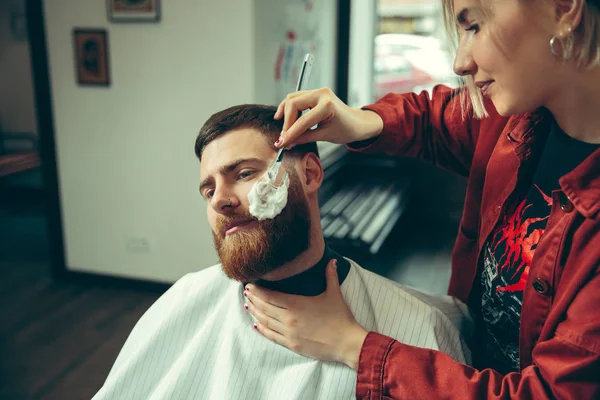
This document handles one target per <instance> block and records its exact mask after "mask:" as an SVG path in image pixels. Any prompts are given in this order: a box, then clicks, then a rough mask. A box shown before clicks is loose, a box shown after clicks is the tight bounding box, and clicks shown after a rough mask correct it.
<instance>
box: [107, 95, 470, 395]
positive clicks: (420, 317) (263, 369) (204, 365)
mask: <svg viewBox="0 0 600 400" xmlns="http://www.w3.org/2000/svg"><path fill="white" fill-rule="evenodd" d="M274 114H275V108H273V107H267V106H258V105H243V106H237V107H232V108H230V109H227V110H224V111H222V112H220V113H217V114H215V115H213V116H212V117H211V118H210V119H209V120H208V121H207V122H206V124H205V125H204V126H203V127H202V129H201V130H200V134H199V135H198V138H197V140H196V146H195V150H196V155H197V156H198V158H199V159H200V178H201V183H200V193H201V194H202V196H203V197H204V199H205V200H206V203H207V214H208V220H209V222H210V225H211V228H212V231H213V237H214V242H215V246H216V248H217V251H218V254H219V258H220V260H221V264H220V265H216V266H213V267H210V268H208V269H204V270H202V271H200V272H195V273H191V274H188V275H186V276H184V277H183V278H181V279H180V280H179V281H178V282H177V283H175V285H173V287H172V288H171V289H169V291H167V293H165V294H164V295H163V296H162V297H161V298H160V299H159V300H158V301H157V302H156V303H155V304H154V305H153V306H152V307H151V308H150V309H149V310H148V311H147V312H146V313H145V314H144V316H143V317H142V318H141V319H140V321H139V322H138V324H137V325H136V326H135V328H134V329H133V331H132V333H131V335H130V337H129V338H128V340H127V342H126V343H125V346H124V347H123V349H122V351H121V353H120V354H119V356H118V358H117V360H116V362H115V364H114V366H113V368H112V370H111V372H110V374H109V376H108V378H107V380H106V382H105V384H104V386H103V388H102V389H101V390H100V392H99V393H98V394H97V395H96V397H95V399H128V400H129V399H150V398H152V399H165V398H166V399H188V398H189V399H274V400H275V399H277V400H280V399H327V400H330V399H351V398H353V397H354V394H355V393H354V390H355V380H356V373H355V372H354V371H353V370H352V369H351V368H348V367H346V366H345V365H342V364H337V363H325V362H320V361H316V360H313V359H309V358H306V357H303V356H300V355H297V354H295V353H293V352H291V351H289V350H287V349H286V348H284V347H282V346H279V345H277V344H274V343H273V342H271V341H269V340H268V339H266V338H264V337H262V336H261V335H260V334H259V333H258V332H255V331H254V328H253V322H254V321H253V319H252V318H251V316H250V314H249V313H248V312H247V311H246V310H245V309H244V308H245V307H244V305H245V298H244V286H245V284H246V283H249V282H254V283H255V284H258V285H260V286H263V287H266V288H269V289H271V290H277V291H282V292H286V293H293V294H297V295H303V296H316V295H319V294H321V293H323V292H324V290H325V288H326V281H325V267H326V265H327V262H328V261H329V260H330V259H332V258H336V259H337V263H338V267H337V271H338V276H339V281H340V283H341V288H342V292H343V295H344V298H345V299H346V301H347V302H348V304H349V306H350V309H351V310H352V313H353V314H354V316H355V318H356V320H357V321H358V322H359V323H360V324H361V325H362V326H364V327H365V328H366V329H368V330H375V331H378V332H381V333H383V334H386V335H390V336H393V337H395V338H396V339H398V340H400V341H402V342H403V343H407V344H412V345H415V346H420V347H428V348H434V349H439V350H442V351H445V352H446V353H448V354H449V355H450V356H451V357H453V358H455V359H456V360H458V361H460V362H469V359H470V357H469V353H468V350H467V348H466V346H465V345H464V341H463V336H462V334H461V331H460V329H464V327H465V325H468V324H469V323H470V320H469V318H468V316H467V314H466V309H465V308H464V306H463V305H462V304H460V303H458V302H457V301H455V300H454V299H452V298H449V297H439V298H435V297H429V296H426V295H424V294H421V293H418V292H416V291H413V290H411V289H408V288H404V287H401V286H399V285H397V284H395V283H394V282H392V281H389V280H387V279H385V278H383V277H380V276H378V275H375V274H373V273H371V272H368V271H366V270H364V269H362V268H361V267H360V266H359V265H357V264H356V263H354V262H352V261H350V260H347V259H345V258H343V257H341V256H340V255H338V254H336V253H335V252H334V251H333V250H331V249H330V248H328V247H327V246H326V244H325V242H324V239H323V233H322V231H321V225H320V219H319V205H318V201H317V197H318V196H317V194H318V190H319V187H320V186H321V183H322V181H323V168H322V166H321V163H320V160H319V156H318V151H317V147H316V144H314V143H312V144H306V145H299V146H297V147H295V148H294V149H292V150H291V151H288V152H286V153H285V156H284V161H283V165H282V167H281V168H282V169H284V170H285V171H286V172H287V174H288V176H289V182H290V185H289V191H288V201H287V205H286V206H285V208H284V209H283V211H282V212H281V214H280V215H278V216H276V217H275V218H274V219H272V220H261V221H258V220H257V219H256V218H254V217H252V215H251V214H250V213H249V211H248V210H249V204H248V203H249V200H248V193H249V192H250V190H251V188H252V186H253V185H254V183H255V182H256V181H257V180H258V179H259V178H260V177H261V176H263V175H264V174H265V173H266V171H267V169H268V168H269V166H270V165H271V163H272V162H273V161H274V159H275V157H276V154H277V153H276V149H275V147H274V145H273V142H274V141H275V140H276V139H277V137H278V135H279V133H280V132H281V130H282V126H281V122H280V121H275V120H274V119H273V116H274ZM407 368H410V366H409V365H407Z"/></svg>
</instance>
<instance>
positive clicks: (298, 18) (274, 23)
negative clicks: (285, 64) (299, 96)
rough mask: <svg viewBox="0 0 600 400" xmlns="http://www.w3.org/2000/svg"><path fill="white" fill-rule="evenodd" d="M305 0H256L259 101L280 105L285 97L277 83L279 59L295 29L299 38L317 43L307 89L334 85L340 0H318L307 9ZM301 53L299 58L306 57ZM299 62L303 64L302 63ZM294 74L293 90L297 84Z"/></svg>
mask: <svg viewBox="0 0 600 400" xmlns="http://www.w3.org/2000/svg"><path fill="white" fill-rule="evenodd" d="M305 4H306V3H305V2H302V1H301V0H254V7H253V9H254V20H255V34H254V48H255V56H256V68H255V80H254V83H255V89H254V91H255V94H256V99H255V101H256V102H257V103H261V104H272V105H278V104H279V103H280V102H281V101H282V100H283V99H284V97H285V94H281V95H279V94H278V93H277V92H278V91H277V90H276V85H275V81H274V80H275V60H276V57H277V52H278V50H279V47H280V45H281V43H282V42H283V41H285V36H286V32H287V31H288V30H293V31H294V32H295V33H296V35H297V39H296V40H297V41H310V42H312V43H314V44H315V45H316V50H315V51H314V55H315V64H314V67H313V71H312V73H311V78H310V81H309V82H308V86H307V89H316V88H319V87H323V86H328V87H331V88H333V87H334V86H335V79H336V61H337V59H336V57H337V54H336V45H337V36H336V32H337V26H336V19H337V1H335V0H315V1H314V2H313V8H312V10H311V11H310V12H309V11H306V9H303V8H304V5H305ZM303 55H304V53H302V54H299V57H298V59H299V60H300V62H301V60H302V59H303ZM298 66H299V65H298ZM296 79H297V77H293V79H292V80H293V83H292V85H291V86H290V89H288V90H290V91H293V90H294V88H295V84H296Z"/></svg>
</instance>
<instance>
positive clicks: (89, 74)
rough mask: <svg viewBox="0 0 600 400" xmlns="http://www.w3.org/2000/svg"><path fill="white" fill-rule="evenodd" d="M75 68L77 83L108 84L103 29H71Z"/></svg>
mask: <svg viewBox="0 0 600 400" xmlns="http://www.w3.org/2000/svg"><path fill="white" fill-rule="evenodd" d="M73 46H74V48H75V69H76V70H77V83H79V85H99V86H108V85H110V74H109V70H108V40H107V34H106V30H104V29H81V28H75V29H73Z"/></svg>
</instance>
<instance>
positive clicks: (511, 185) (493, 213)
mask: <svg viewBox="0 0 600 400" xmlns="http://www.w3.org/2000/svg"><path fill="white" fill-rule="evenodd" d="M455 94H456V91H452V90H450V89H448V88H445V87H442V86H439V87H437V88H436V89H435V90H434V93H433V95H432V98H431V99H430V98H429V96H428V95H427V93H424V94H421V95H415V94H406V95H396V94H390V95H387V96H386V97H384V98H383V99H381V100H380V101H378V102H377V103H375V104H373V105H370V106H368V107H365V108H367V109H370V110H373V111H375V112H377V113H378V114H379V115H380V116H381V117H382V118H383V122H384V129H383V132H382V134H381V135H380V136H379V137H378V138H377V139H376V140H375V141H374V142H373V143H372V144H370V145H368V146H367V147H363V148H361V149H359V150H360V151H369V152H371V151H383V152H386V153H388V154H391V155H395V156H409V157H419V158H423V159H425V160H429V161H431V162H433V163H434V164H436V165H438V166H439V167H441V168H444V169H447V170H450V171H452V172H455V173H458V174H460V175H463V176H466V177H468V179H469V183H468V187H467V195H466V199H465V204H464V212H463V216H462V220H461V224H460V230H459V232H458V238H457V239H456V244H455V247H454V251H453V254H452V277H451V280H450V287H449V289H448V292H449V294H450V295H453V296H456V297H458V298H459V299H461V300H462V301H464V302H467V300H468V299H469V296H470V295H471V289H472V287H473V284H474V278H475V274H476V270H477V268H478V266H479V259H480V255H481V249H482V247H483V244H484V243H485V241H486V240H487V238H488V236H489V235H490V233H491V232H492V230H493V228H494V227H495V225H496V224H497V223H498V221H499V219H500V218H501V216H502V214H503V210H505V208H506V207H508V206H510V201H509V197H510V196H511V194H513V193H515V191H520V192H519V193H522V190H523V188H525V190H527V189H528V188H529V187H530V185H531V182H532V179H533V174H534V172H535V169H536V164H537V161H538V158H539V155H540V153H541V151H542V149H543V144H544V143H545V140H546V138H547V135H548V133H549V132H550V127H551V125H552V124H553V123H554V119H553V117H552V115H551V114H550V113H549V112H548V111H547V110H545V109H540V110H539V111H536V112H534V113H532V114H525V115H518V116H514V117H511V118H504V117H501V116H499V115H498V114H497V113H495V112H494V111H492V112H491V113H490V114H491V115H490V117H489V118H485V119H482V120H476V119H466V120H463V118H462V115H461V108H460V103H459V100H458V96H455ZM487 108H488V110H493V106H491V105H488V107H487ZM598 129H600V127H599V128H598ZM355 150H356V149H355ZM560 186H561V190H558V191H555V192H554V193H553V194H552V195H553V200H554V202H553V204H554V206H553V207H552V211H551V214H550V217H549V219H548V222H547V225H546V230H545V233H544V234H543V236H542V238H541V240H540V241H539V243H538V247H537V250H536V252H535V255H534V258H533V261H532V264H531V266H530V270H529V276H528V281H527V286H526V288H525V290H524V292H523V307H522V313H521V330H520V346H519V347H520V364H521V367H520V371H519V372H518V373H510V374H508V375H501V374H499V373H498V372H496V371H494V370H491V369H483V370H477V369H474V368H472V367H469V366H467V365H463V364H460V363H458V362H456V361H454V360H453V359H451V358H450V357H449V356H447V355H445V354H444V353H441V352H439V351H435V350H428V349H422V348H418V347H414V346H409V345H405V344H402V343H399V342H397V341H395V340H393V339H391V338H389V337H385V336H383V335H380V334H377V333H374V332H371V333H369V335H368V336H367V339H366V340H365V343H364V345H363V348H362V351H361V355H360V361H359V367H358V378H357V397H358V398H359V399H371V400H373V399H390V398H391V399H428V400H429V399H437V398H444V399H461V400H464V399H512V398H516V399H546V398H560V399H577V400H583V399H600V273H599V272H600V150H598V151H595V152H594V153H593V154H592V155H591V156H589V157H588V158H587V159H586V160H585V161H584V162H583V163H581V164H580V165H579V166H578V167H577V168H576V169H575V170H573V171H572V172H571V173H569V174H567V175H565V176H563V177H562V178H561V179H560ZM475 284H478V283H475ZM473 293H476V292H473ZM471 300H473V299H471ZM477 301H479V302H480V299H475V300H474V303H475V304H476V303H477ZM475 340H476V338H475Z"/></svg>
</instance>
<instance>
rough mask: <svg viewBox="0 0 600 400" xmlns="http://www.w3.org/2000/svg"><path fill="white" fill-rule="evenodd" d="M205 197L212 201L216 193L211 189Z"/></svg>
mask: <svg viewBox="0 0 600 400" xmlns="http://www.w3.org/2000/svg"><path fill="white" fill-rule="evenodd" d="M204 195H205V196H206V198H207V199H212V197H213V196H214V195H215V191H214V190H213V189H209V190H207V191H206V192H205V193H204Z"/></svg>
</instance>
